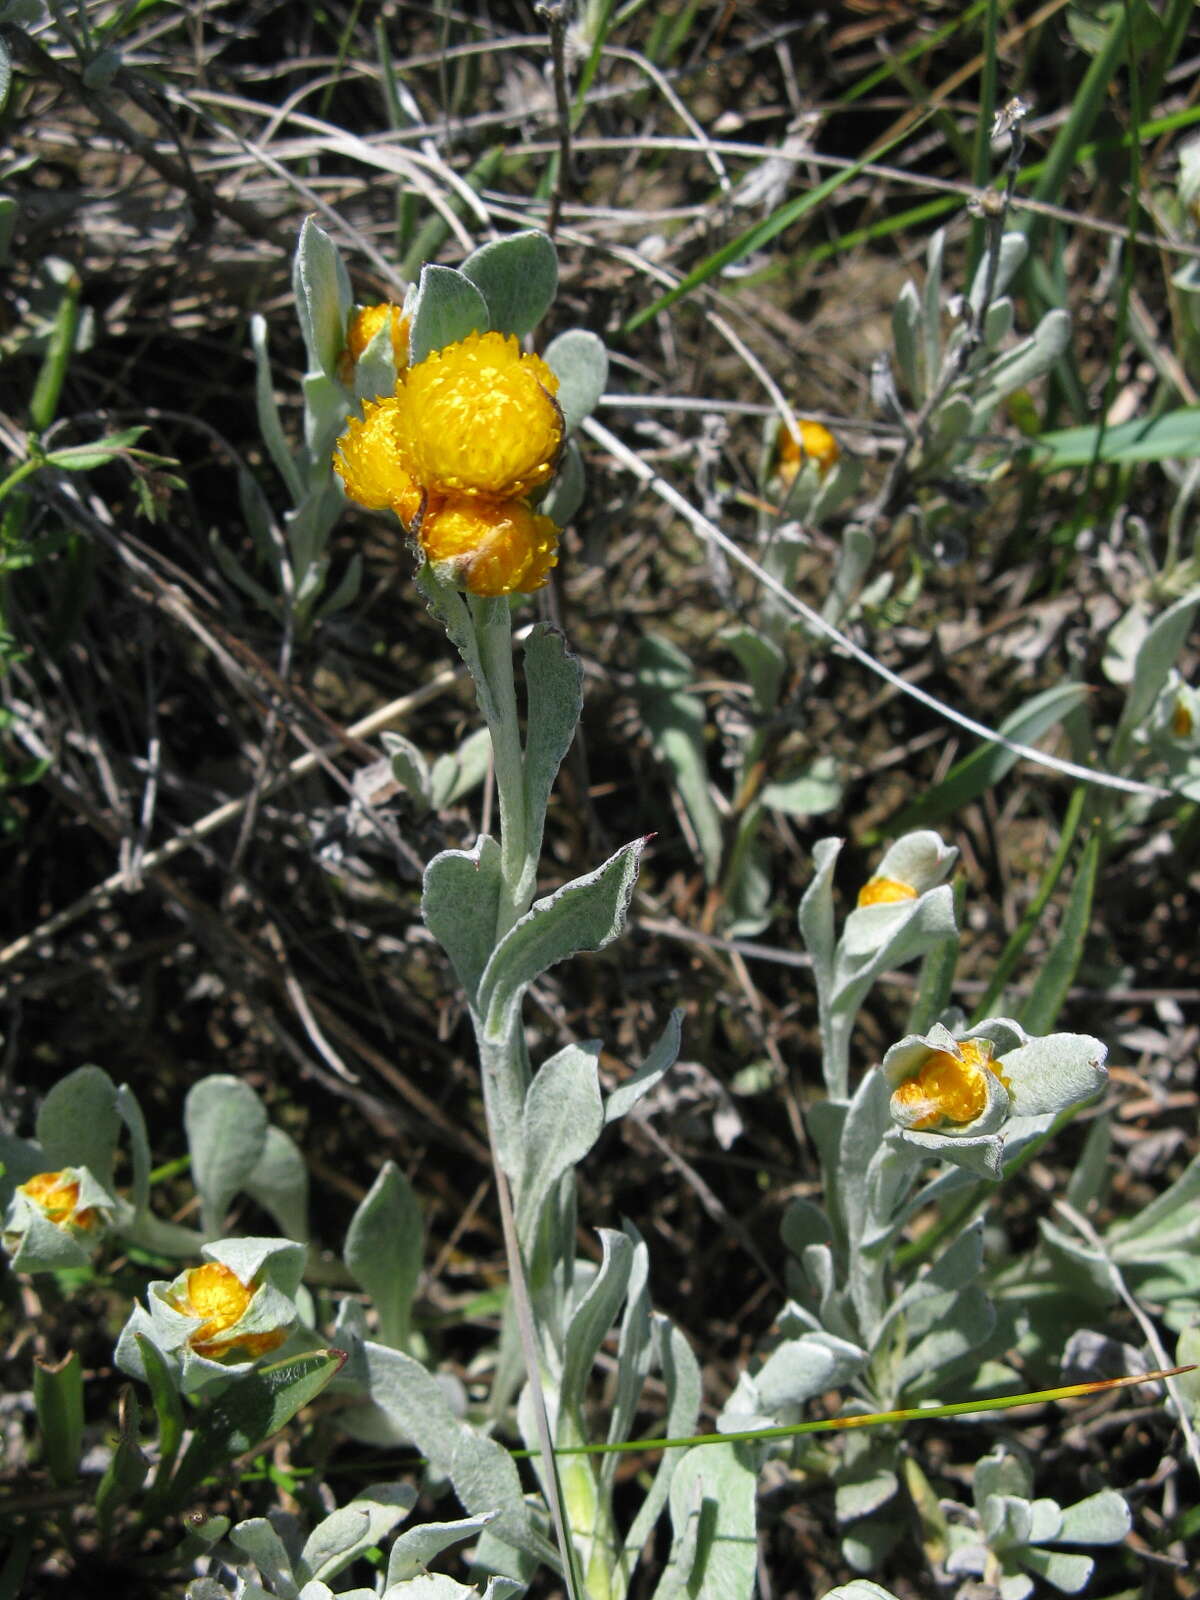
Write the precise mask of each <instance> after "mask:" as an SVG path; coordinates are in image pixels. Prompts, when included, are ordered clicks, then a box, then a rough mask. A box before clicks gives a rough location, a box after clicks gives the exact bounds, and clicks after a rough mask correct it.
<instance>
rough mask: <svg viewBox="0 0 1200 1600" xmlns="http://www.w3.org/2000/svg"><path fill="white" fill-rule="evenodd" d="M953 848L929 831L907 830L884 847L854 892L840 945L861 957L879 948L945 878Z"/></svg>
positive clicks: (955, 855)
mask: <svg viewBox="0 0 1200 1600" xmlns="http://www.w3.org/2000/svg"><path fill="white" fill-rule="evenodd" d="M957 859H958V850H957V849H956V848H955V846H953V845H948V844H946V843H944V842H943V840H942V839H941V837H940V836H939V835H938V834H936V833H934V832H933V831H932V830H931V829H928V828H923V829H919V830H918V831H917V832H915V833H906V834H904V835H903V836H902V837H901V838H899V839H897V840H896V842H895V844H893V845H892V846H891V848H890V849H888V850H887V851H886V852H885V854H884V857H883V859H882V861H881V862H880V863H879V866H878V867H877V868H876V870H875V872H874V874H873V875H872V876H871V878H869V879H868V881H867V882H866V883H865V884H864V885H863V887H862V889H861V890H860V891H859V896H858V906H857V907H856V909H855V910H853V911H852V912H851V913H850V915H849V916H848V917H847V918H846V922H845V925H844V927H843V929H842V948H843V950H844V951H845V953H846V954H847V955H848V956H851V957H860V956H865V955H868V954H869V953H870V952H871V951H874V950H878V949H880V948H881V947H882V946H883V945H884V944H886V943H887V942H888V940H889V939H891V938H892V937H893V936H894V935H895V934H896V933H897V931H898V930H899V929H900V928H902V927H903V926H904V924H905V923H906V922H908V921H909V920H910V919H911V918H912V917H913V915H914V914H915V912H916V908H917V905H918V903H919V902H920V900H921V899H922V897H923V896H924V895H927V894H930V893H932V892H934V891H935V890H936V889H937V888H938V886H939V885H941V884H942V883H943V881H944V880H945V879H946V878H947V877H948V876H949V874H950V872H951V870H952V868H953V866H954V863H955V861H956V860H957Z"/></svg>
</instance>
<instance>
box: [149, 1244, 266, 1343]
mask: <svg viewBox="0 0 1200 1600" xmlns="http://www.w3.org/2000/svg"><path fill="white" fill-rule="evenodd" d="M253 1296H254V1289H253V1286H252V1285H249V1284H245V1283H243V1282H242V1280H241V1279H240V1278H239V1277H238V1276H237V1274H236V1273H235V1272H233V1271H232V1270H231V1269H230V1268H229V1267H226V1266H223V1265H222V1264H221V1262H219V1261H208V1262H206V1263H205V1264H204V1266H202V1267H193V1268H192V1269H191V1271H190V1272H187V1273H185V1274H184V1287H183V1289H182V1290H176V1291H175V1293H173V1294H170V1295H168V1296H167V1302H168V1304H170V1305H172V1306H174V1308H175V1310H176V1311H181V1312H182V1313H183V1314H184V1316H185V1317H200V1318H201V1319H202V1321H201V1324H200V1326H199V1327H198V1328H197V1329H196V1330H195V1332H194V1333H192V1334H189V1336H188V1344H189V1345H190V1347H191V1349H192V1350H193V1351H194V1352H195V1354H196V1355H198V1356H206V1357H207V1358H208V1360H210V1361H219V1360H220V1359H221V1358H222V1356H226V1355H228V1354H229V1352H230V1351H231V1350H235V1349H239V1350H242V1351H244V1352H245V1359H249V1360H253V1359H254V1358H255V1357H256V1356H261V1355H265V1354H266V1353H267V1351H269V1350H276V1349H278V1348H279V1346H280V1345H281V1344H282V1343H283V1341H284V1340H285V1339H286V1338H287V1330H286V1329H284V1328H274V1329H272V1330H270V1331H269V1332H267V1333H241V1334H235V1335H234V1337H233V1338H231V1339H228V1338H222V1337H221V1335H222V1334H224V1333H227V1332H228V1331H229V1329H230V1328H232V1327H234V1326H235V1325H236V1324H237V1323H238V1322H240V1321H241V1319H242V1318H243V1317H244V1316H245V1314H246V1308H247V1307H248V1306H249V1304H250V1301H251V1299H252V1298H253Z"/></svg>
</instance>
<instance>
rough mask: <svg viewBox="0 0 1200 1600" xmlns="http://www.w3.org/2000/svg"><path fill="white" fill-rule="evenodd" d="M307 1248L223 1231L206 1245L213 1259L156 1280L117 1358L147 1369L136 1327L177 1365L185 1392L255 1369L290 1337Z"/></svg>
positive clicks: (133, 1370)
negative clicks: (229, 1236) (227, 1236)
mask: <svg viewBox="0 0 1200 1600" xmlns="http://www.w3.org/2000/svg"><path fill="white" fill-rule="evenodd" d="M306 1253H307V1252H306V1250H305V1247H304V1246H303V1245H300V1244H294V1243H293V1242H292V1241H291V1240H290V1239H221V1240H217V1241H216V1242H215V1243H213V1244H207V1245H205V1246H204V1248H203V1250H202V1252H201V1254H202V1255H203V1256H204V1257H205V1258H206V1264H205V1265H203V1266H200V1267H189V1268H187V1269H186V1270H185V1271H183V1272H181V1273H180V1274H179V1275H178V1277H176V1278H174V1279H172V1280H171V1281H170V1282H166V1281H161V1280H160V1281H158V1282H155V1283H152V1284H151V1285H150V1288H149V1291H148V1293H147V1296H146V1306H145V1307H142V1306H141V1305H140V1304H135V1305H134V1308H133V1311H132V1312H131V1313H130V1316H129V1320H128V1321H127V1322H126V1324H125V1326H124V1328H123V1329H122V1330H121V1336H120V1338H119V1339H118V1341H117V1349H116V1363H117V1365H118V1366H119V1367H120V1368H121V1370H122V1371H123V1372H127V1373H129V1375H130V1376H131V1377H135V1378H142V1379H144V1378H145V1376H146V1372H145V1366H144V1363H143V1360H142V1354H141V1351H140V1350H139V1349H138V1344H137V1337H136V1336H137V1335H138V1334H141V1335H143V1336H144V1337H145V1338H147V1339H149V1340H150V1341H151V1343H153V1344H154V1345H155V1346H156V1348H157V1349H158V1351H159V1352H160V1354H161V1355H163V1356H164V1357H165V1358H166V1360H167V1362H168V1364H169V1365H170V1366H171V1367H172V1368H173V1369H174V1371H175V1373H176V1375H177V1378H178V1382H179V1387H180V1390H181V1391H182V1393H184V1394H195V1393H197V1392H198V1391H200V1390H201V1389H204V1388H207V1387H209V1386H210V1385H211V1384H213V1383H216V1382H220V1383H222V1384H223V1383H225V1382H226V1381H227V1380H228V1379H229V1378H231V1377H236V1376H238V1375H239V1374H241V1373H244V1372H248V1371H249V1370H250V1368H251V1367H253V1366H254V1365H255V1364H256V1363H257V1362H258V1361H260V1360H262V1359H263V1357H264V1356H267V1355H270V1354H273V1353H274V1352H275V1351H277V1350H278V1349H279V1348H280V1347H281V1346H282V1345H283V1344H284V1342H285V1341H286V1339H287V1337H288V1335H289V1334H290V1333H291V1331H292V1329H293V1327H294V1326H295V1324H296V1317H297V1311H296V1305H295V1295H296V1292H297V1290H298V1289H299V1287H300V1278H301V1274H302V1273H303V1270H304V1260H305V1256H306Z"/></svg>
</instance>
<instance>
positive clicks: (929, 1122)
mask: <svg viewBox="0 0 1200 1600" xmlns="http://www.w3.org/2000/svg"><path fill="white" fill-rule="evenodd" d="M1106 1053H1107V1052H1106V1050H1105V1047H1104V1046H1103V1045H1102V1044H1101V1043H1100V1041H1099V1040H1098V1039H1093V1038H1092V1037H1091V1036H1090V1035H1088V1034H1078V1033H1053V1034H1049V1035H1047V1036H1046V1037H1045V1038H1042V1039H1035V1038H1030V1036H1029V1035H1028V1034H1027V1033H1025V1031H1024V1030H1023V1029H1022V1028H1021V1026H1020V1024H1019V1023H1016V1022H1013V1021H1012V1020H1011V1018H1009V1017H989V1018H988V1019H987V1021H986V1022H981V1023H979V1024H977V1026H975V1027H974V1028H970V1029H968V1030H967V1032H966V1033H964V1034H963V1035H962V1036H961V1037H960V1038H955V1036H954V1034H952V1033H951V1032H950V1031H949V1029H948V1028H946V1027H943V1025H942V1024H941V1023H936V1022H935V1023H934V1025H933V1026H932V1027H931V1028H930V1030H929V1032H928V1033H927V1034H913V1035H910V1036H909V1037H908V1038H906V1039H902V1040H901V1041H900V1043H899V1044H895V1045H893V1046H892V1048H891V1049H890V1050H889V1051H888V1052H887V1054H886V1055H885V1056H884V1058H883V1063H882V1067H881V1071H882V1073H883V1076H884V1079H885V1080H886V1082H887V1085H888V1087H889V1088H890V1089H891V1091H892V1096H891V1102H890V1111H891V1117H892V1121H893V1122H894V1123H895V1124H896V1125H897V1128H898V1129H900V1130H902V1132H901V1133H900V1135H899V1137H901V1138H902V1139H904V1140H908V1141H910V1142H913V1141H915V1142H917V1143H923V1144H925V1145H929V1146H930V1147H936V1148H943V1149H944V1148H946V1147H947V1145H948V1144H950V1145H952V1144H953V1143H954V1141H955V1140H959V1139H963V1138H965V1139H966V1140H967V1141H968V1142H971V1141H972V1140H973V1141H974V1142H976V1143H978V1142H980V1140H981V1139H982V1140H983V1141H984V1142H986V1136H991V1135H995V1134H996V1133H997V1132H998V1130H999V1129H1000V1128H1001V1127H1002V1126H1003V1125H1004V1124H1005V1123H1006V1122H1007V1121H1008V1120H1009V1119H1010V1118H1011V1117H1037V1116H1045V1115H1047V1114H1051V1113H1054V1112H1057V1111H1061V1110H1063V1109H1064V1108H1065V1107H1067V1106H1069V1105H1076V1104H1080V1103H1082V1102H1083V1101H1085V1100H1088V1099H1090V1098H1092V1097H1093V1096H1094V1095H1095V1094H1097V1093H1098V1092H1099V1090H1100V1089H1101V1088H1102V1087H1103V1084H1104V1079H1105V1072H1104V1058H1105V1055H1106Z"/></svg>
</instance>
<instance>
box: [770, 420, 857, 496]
mask: <svg viewBox="0 0 1200 1600" xmlns="http://www.w3.org/2000/svg"><path fill="white" fill-rule="evenodd" d="M793 421H794V423H795V427H796V431H797V433H798V434H799V435H800V440H799V443H797V441H796V440H795V439H794V438H793V437H792V432H791V429H790V428H789V427H788V426H787V424H786V423H785V422H781V423H780V424H779V432H778V433H777V434H776V436H775V476H776V477H777V478H779V479H780V481H781V482H782V483H784V484H785V485H790V484H791V483H792V482H793V481H794V480H795V477H796V474H797V473H798V472H799V471H800V468H801V467H802V466H803V465H804V463H805V462H806V461H815V462H816V463H817V471H818V472H819V474H820V476H821V478H822V479H824V478H826V477H827V476H828V474H829V473H830V472H831V471H832V470H833V468H834V467H835V466H836V465H837V462H838V458H839V456H840V455H841V453H842V452H841V450H840V449H839V448H838V442H837V440H836V439H835V438H834V437H833V435H832V434H831V433H830V431H829V429H828V428H825V427H822V426H821V424H820V423H819V422H811V421H809V419H808V418H806V417H796V418H793Z"/></svg>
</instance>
